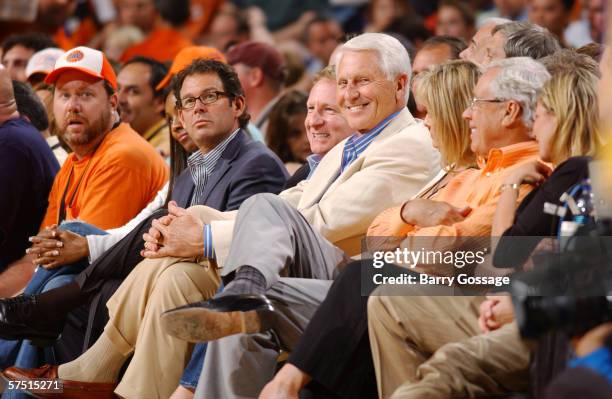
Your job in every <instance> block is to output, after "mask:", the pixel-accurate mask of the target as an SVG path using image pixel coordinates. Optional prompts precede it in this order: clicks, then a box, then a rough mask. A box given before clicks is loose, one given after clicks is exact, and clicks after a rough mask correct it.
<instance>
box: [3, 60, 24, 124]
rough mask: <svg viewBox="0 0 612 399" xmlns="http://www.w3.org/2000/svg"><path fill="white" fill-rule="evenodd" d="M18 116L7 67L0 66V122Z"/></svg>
mask: <svg viewBox="0 0 612 399" xmlns="http://www.w3.org/2000/svg"><path fill="white" fill-rule="evenodd" d="M18 116H19V113H18V112H17V104H16V103H15V94H14V93H13V82H12V80H11V76H10V74H9V71H8V69H6V68H5V67H4V66H0V123H4V122H6V121H7V120H9V119H12V118H16V117H18Z"/></svg>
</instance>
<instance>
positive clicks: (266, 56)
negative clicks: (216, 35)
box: [226, 42, 285, 136]
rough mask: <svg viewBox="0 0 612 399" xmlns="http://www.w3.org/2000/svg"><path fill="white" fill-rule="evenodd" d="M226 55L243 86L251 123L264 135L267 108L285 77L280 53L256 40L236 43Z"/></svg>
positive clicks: (270, 105)
mask: <svg viewBox="0 0 612 399" xmlns="http://www.w3.org/2000/svg"><path fill="white" fill-rule="evenodd" d="M226 56H227V61H228V63H229V64H231V65H232V66H233V67H234V69H235V70H236V73H237V74H238V79H240V84H241V85H242V88H243V89H244V94H245V96H246V102H247V109H248V110H249V113H250V114H251V118H252V120H253V124H254V125H255V126H256V127H257V128H258V129H259V130H261V131H262V132H264V136H265V135H266V130H267V127H268V116H269V114H270V110H271V109H272V107H273V106H274V104H276V102H277V101H278V96H279V95H280V92H281V89H282V88H283V83H284V80H285V74H284V70H283V68H284V65H283V57H282V55H281V54H280V53H279V52H278V51H277V50H276V49H275V48H274V47H272V46H270V45H268V44H264V43H258V42H245V43H241V44H238V45H236V46H234V47H232V48H230V50H229V51H228V52H227V54H226Z"/></svg>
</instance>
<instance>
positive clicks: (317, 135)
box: [312, 133, 330, 139]
mask: <svg viewBox="0 0 612 399" xmlns="http://www.w3.org/2000/svg"><path fill="white" fill-rule="evenodd" d="M329 136H330V134H329V133H312V137H313V138H315V139H327V138H329Z"/></svg>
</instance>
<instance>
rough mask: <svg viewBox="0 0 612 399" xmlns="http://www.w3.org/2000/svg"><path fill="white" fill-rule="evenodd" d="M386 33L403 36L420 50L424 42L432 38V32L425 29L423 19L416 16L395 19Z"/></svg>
mask: <svg viewBox="0 0 612 399" xmlns="http://www.w3.org/2000/svg"><path fill="white" fill-rule="evenodd" d="M385 32H386V33H397V34H400V35H402V36H403V37H404V38H406V39H408V40H409V41H410V43H412V44H413V45H414V47H416V48H417V49H420V48H421V46H422V45H423V42H424V41H425V40H427V39H429V38H430V37H431V32H429V30H427V28H426V27H425V22H424V21H423V18H421V17H420V16H418V15H415V14H410V15H407V16H406V17H398V18H396V19H394V20H393V22H392V23H391V24H390V25H389V26H388V27H387V30H386V31H385ZM404 47H405V46H404Z"/></svg>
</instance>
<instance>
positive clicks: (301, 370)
mask: <svg viewBox="0 0 612 399" xmlns="http://www.w3.org/2000/svg"><path fill="white" fill-rule="evenodd" d="M479 76H480V71H479V69H478V67H476V65H474V64H472V63H470V62H468V61H451V62H449V63H447V64H442V65H439V66H437V67H436V68H434V69H433V70H431V71H428V72H426V73H423V79H422V82H420V83H423V85H422V86H420V87H421V89H422V90H421V91H420V93H421V94H420V95H418V94H417V96H418V100H419V101H422V102H423V104H424V105H425V107H426V108H427V111H428V117H427V118H426V124H427V126H428V127H429V129H430V132H431V134H432V138H433V142H434V146H436V147H437V148H438V150H439V151H440V153H441V155H442V160H443V163H444V165H445V166H446V168H445V171H444V172H443V173H441V175H439V176H438V177H437V178H436V179H434V180H432V182H431V183H430V184H428V185H427V186H426V187H425V188H424V189H423V190H422V191H421V193H419V194H418V195H417V197H420V198H432V197H435V193H436V192H437V191H438V190H439V189H440V188H441V187H443V186H444V185H445V182H447V181H449V180H450V178H451V177H452V176H456V175H457V174H458V173H460V172H461V171H465V170H466V169H467V168H469V167H470V166H472V165H473V164H474V156H473V155H472V153H471V151H470V149H469V142H470V137H469V128H468V124H467V122H466V121H465V120H463V119H462V117H461V114H462V113H463V111H464V109H465V108H467V107H468V106H469V105H470V101H471V99H472V91H473V89H474V86H476V81H477V80H478V78H479ZM395 210H397V209H395ZM382 215H384V213H382V214H380V215H379V217H377V218H376V220H375V221H374V222H373V223H372V225H370V228H372V227H373V226H374V224H375V223H377V220H384V217H381V216H382ZM368 245H370V243H369V242H368ZM361 267H362V263H361V262H351V263H350V264H349V265H347V266H346V267H345V268H344V270H343V271H342V272H341V273H340V274H339V275H338V277H336V278H335V279H334V284H333V285H332V286H331V288H330V290H329V292H328V294H327V297H326V299H325V301H323V303H322V304H321V306H320V307H319V309H318V310H317V312H316V313H315V314H314V316H313V318H312V319H311V320H310V323H309V324H308V327H307V328H306V330H305V331H304V334H303V335H302V338H301V340H300V342H299V344H298V345H297V347H296V348H294V350H293V352H292V354H291V356H290V358H289V359H288V361H287V363H286V364H285V366H283V367H282V368H281V370H280V371H279V372H278V373H277V374H276V376H275V377H274V379H273V380H272V381H271V382H270V383H268V385H266V387H265V388H264V389H263V391H262V392H261V394H260V396H259V399H272V398H279V397H282V398H287V399H297V398H298V396H299V392H300V391H301V390H302V388H303V387H304V386H305V385H306V384H308V383H311V384H310V388H311V392H312V393H313V396H314V397H323V396H325V397H327V396H329V397H348V398H372V397H376V396H377V393H376V379H375V375H374V365H373V363H372V354H371V352H370V347H369V340H368V330H367V321H366V315H367V310H366V308H367V300H368V296H367V294H369V292H362V286H361V275H360V273H361ZM363 267H366V266H363ZM366 290H367V288H366ZM347 298H351V300H347ZM330 320H333V322H330ZM338 348H342V349H341V350H339V349H338Z"/></svg>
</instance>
